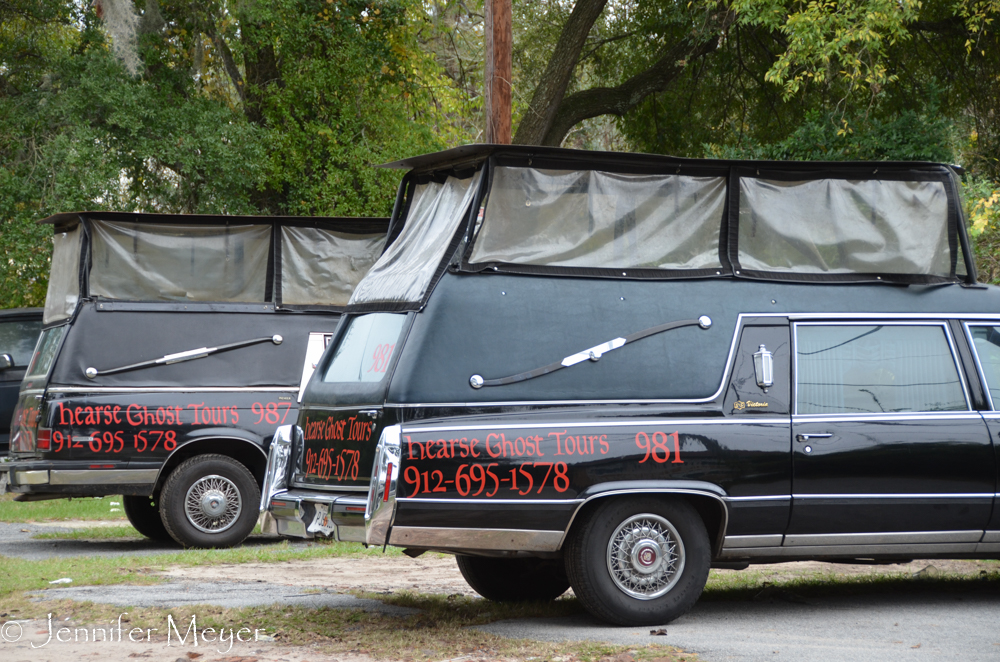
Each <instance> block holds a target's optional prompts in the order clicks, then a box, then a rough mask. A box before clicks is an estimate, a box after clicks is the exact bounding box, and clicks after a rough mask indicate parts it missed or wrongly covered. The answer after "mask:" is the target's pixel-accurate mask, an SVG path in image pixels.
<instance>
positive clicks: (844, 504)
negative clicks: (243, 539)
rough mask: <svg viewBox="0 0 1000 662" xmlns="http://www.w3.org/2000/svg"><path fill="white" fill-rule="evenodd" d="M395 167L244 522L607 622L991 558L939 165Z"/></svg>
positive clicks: (975, 366)
mask: <svg viewBox="0 0 1000 662" xmlns="http://www.w3.org/2000/svg"><path fill="white" fill-rule="evenodd" d="M396 165H397V166H398V167H404V168H407V169H409V170H410V172H409V173H408V174H407V176H406V178H405V179H404V181H403V185H402V189H401V190H402V191H403V193H404V194H405V196H406V202H405V204H402V205H400V207H399V209H400V213H399V216H400V218H394V219H393V224H394V226H395V225H401V226H402V231H401V233H400V234H399V237H398V239H396V240H395V241H394V242H393V243H392V245H391V246H390V247H389V248H388V249H387V250H386V252H385V253H384V255H383V257H382V258H381V259H380V260H379V262H377V263H376V264H375V265H374V266H373V267H372V269H371V270H370V271H369V273H368V275H367V276H366V277H365V278H364V279H363V280H362V281H361V283H359V285H358V287H357V288H356V289H355V291H354V294H353V296H352V299H351V301H350V303H349V305H348V306H347V309H346V311H345V317H344V319H343V321H342V322H341V325H340V327H339V328H338V330H337V333H336V334H335V336H334V337H333V339H332V341H331V343H330V347H329V348H328V350H327V352H326V353H325V355H324V356H323V359H322V360H321V361H320V363H319V365H318V367H317V370H316V372H315V373H314V375H313V377H312V379H311V380H310V382H309V383H308V385H307V386H306V390H305V395H304V397H303V400H302V407H301V410H300V412H299V415H298V419H297V420H296V422H295V425H294V426H291V425H289V426H283V427H281V428H279V429H278V432H277V433H276V435H275V440H274V441H273V442H272V445H271V451H270V457H269V470H268V475H267V479H266V482H265V489H264V495H263V500H262V509H263V510H264V512H265V513H266V514H267V524H268V526H269V527H270V528H273V529H274V530H277V531H279V532H282V533H285V534H288V535H300V536H305V537H313V536H333V537H337V538H339V539H348V540H350V539H355V540H359V539H360V540H363V541H365V542H366V543H367V544H369V545H378V546H382V545H385V544H388V545H394V546H398V547H402V548H404V551H405V552H406V553H407V554H409V555H411V556H416V555H419V554H420V553H422V552H424V551H427V550H433V551H438V552H446V553H451V554H454V555H456V557H457V561H458V567H459V569H460V570H461V571H462V574H463V575H464V577H465V578H466V580H467V581H468V582H469V584H470V585H471V586H472V587H473V588H474V589H475V590H476V591H478V592H479V593H480V594H482V595H483V596H485V597H487V598H491V599H495V600H540V599H554V598H555V597H557V596H558V595H560V594H561V593H563V592H564V591H565V590H566V589H567V588H568V587H569V586H572V588H573V591H574V593H575V594H576V596H577V597H578V598H579V599H580V601H581V603H582V604H583V606H584V607H586V609H587V610H588V611H590V612H591V613H592V614H594V615H595V616H597V617H599V618H601V619H603V620H606V621H609V622H613V623H618V624H622V625H637V624H658V623H664V622H668V621H670V620H672V619H674V618H676V617H677V616H679V615H681V614H683V613H685V612H686V611H687V610H688V609H690V608H691V606H692V605H693V604H694V603H695V601H696V600H697V599H698V596H699V595H700V594H701V591H702V588H703V587H704V585H705V581H706V579H707V577H708V572H709V568H710V567H712V566H716V567H727V568H740V567H746V566H747V565H749V564H752V563H775V562H780V561H791V560H804V559H819V560H831V561H852V562H858V561H860V562H869V563H882V562H895V561H899V560H905V559H915V558H927V559H930V558H970V559H997V558H1000V495H998V489H997V480H998V454H1000V445H998V443H997V440H998V439H1000V436H998V432H1000V288H997V287H993V286H986V285H981V284H978V283H977V282H976V272H975V265H974V263H973V260H972V254H971V251H970V250H969V243H968V238H967V236H966V233H965V225H964V219H963V218H962V212H961V209H962V207H961V203H960V200H959V196H958V191H959V186H958V181H957V175H956V173H955V172H954V170H953V169H952V168H951V167H949V166H946V165H940V164H933V163H890V162H880V163H784V162H762V161H717V160H692V159H679V158H673V157H667V156H654V155H642V154H623V153H595V152H579V151H573V150H564V149H555V148H545V147H519V146H503V147H501V146H489V145H477V146H469V147H464V148H456V149H453V150H449V151H446V152H441V153H438V154H431V155H426V156H420V157H414V158H412V159H407V160H406V161H403V162H400V163H398V164H396ZM345 460H349V462H345ZM362 513H364V515H363V516H362Z"/></svg>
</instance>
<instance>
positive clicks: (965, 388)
mask: <svg viewBox="0 0 1000 662" xmlns="http://www.w3.org/2000/svg"><path fill="white" fill-rule="evenodd" d="M855 317H860V316H855ZM883 317H884V318H885V319H888V320H889V323H888V324H885V325H884V326H940V327H941V328H942V329H944V337H945V338H946V339H947V340H948V347H950V348H951V361H952V363H953V364H954V366H955V374H956V375H957V376H958V381H960V382H961V383H962V393H963V394H964V395H965V412H972V411H973V410H972V398H971V397H970V396H969V385H968V382H967V380H966V375H965V371H964V370H962V362H961V361H960V360H959V358H958V348H957V347H956V346H955V339H954V338H953V337H952V335H951V329H950V328H949V327H948V324H947V323H945V322H943V321H937V320H944V319H950V318H948V317H946V316H942V315H936V316H933V317H927V318H922V317H920V316H918V315H903V316H901V317H899V318H898V320H899V321H896V320H897V318H894V317H892V316H879V317H872V318H867V319H865V321H857V320H854V321H851V320H850V318H844V321H837V322H834V323H830V324H827V323H825V322H819V321H817V322H808V321H807V322H802V321H793V322H792V330H791V340H792V419H793V420H794V419H795V418H797V417H799V416H827V417H830V416H836V417H837V418H834V419H833V421H845V420H848V419H847V418H846V417H848V416H858V414H843V415H839V414H829V415H828V414H799V352H798V335H799V334H798V328H799V327H800V326H872V324H877V323H878V321H879V319H882V318H883ZM914 318H917V319H922V320H925V321H907V320H908V319H909V320H912V319H914ZM792 319H793V316H791V315H789V320H792ZM794 319H796V320H798V319H802V318H799V317H795V318H794ZM963 413H964V412H963ZM974 413H976V414H978V412H974ZM874 415H875V416H879V417H882V416H884V414H881V413H879V414H874ZM810 420H814V419H810ZM892 420H903V419H892ZM924 420H929V419H927V418H924ZM833 421H830V422H833Z"/></svg>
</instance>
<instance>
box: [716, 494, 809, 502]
mask: <svg viewBox="0 0 1000 662" xmlns="http://www.w3.org/2000/svg"><path fill="white" fill-rule="evenodd" d="M723 499H725V500H726V501H727V502H729V501H735V502H747V501H791V500H792V495H791V494H768V495H766V496H727V497H723Z"/></svg>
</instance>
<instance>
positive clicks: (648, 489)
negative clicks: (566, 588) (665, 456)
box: [559, 480, 729, 557]
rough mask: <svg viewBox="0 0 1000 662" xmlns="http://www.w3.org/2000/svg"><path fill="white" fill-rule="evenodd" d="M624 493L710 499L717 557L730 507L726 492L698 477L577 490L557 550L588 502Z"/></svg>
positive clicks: (631, 482) (614, 484)
mask: <svg viewBox="0 0 1000 662" xmlns="http://www.w3.org/2000/svg"><path fill="white" fill-rule="evenodd" d="M623 494H633V495H648V494H684V495H691V496H698V497H704V498H706V499H708V500H711V501H712V502H713V503H715V504H716V505H717V506H718V508H719V530H718V534H717V536H716V537H715V540H714V542H713V545H712V556H713V557H714V556H718V555H719V553H721V551H722V543H723V540H725V537H726V528H727V526H728V524H729V509H728V508H727V507H726V502H725V497H726V496H727V495H726V491H725V490H724V489H722V488H721V487H719V486H718V485H716V484H714V483H708V482H705V481H700V480H634V481H633V480H622V481H612V482H608V483H598V484H597V485H591V486H590V487H588V488H587V489H585V490H584V491H583V492H581V493H580V496H579V498H580V499H581V501H580V503H579V505H578V506H577V507H576V510H574V511H573V515H572V516H570V518H569V524H567V525H566V530H565V531H564V532H563V538H562V540H560V541H559V547H560V549H561V548H562V546H563V544H565V542H566V537H567V536H568V535H569V532H570V529H572V528H573V522H574V521H576V516H577V515H578V514H579V513H580V511H581V510H582V509H583V508H584V507H586V505H587V504H588V503H590V502H591V501H594V500H596V499H600V498H604V497H610V496H619V495H623Z"/></svg>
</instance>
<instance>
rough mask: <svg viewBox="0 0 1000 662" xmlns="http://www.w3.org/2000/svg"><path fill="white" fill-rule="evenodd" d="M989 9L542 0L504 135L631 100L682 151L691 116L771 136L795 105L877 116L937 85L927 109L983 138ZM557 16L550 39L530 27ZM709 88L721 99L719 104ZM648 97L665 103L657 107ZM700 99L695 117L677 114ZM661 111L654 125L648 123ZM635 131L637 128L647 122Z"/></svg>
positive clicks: (563, 124) (558, 135) (545, 127)
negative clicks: (522, 102)
mask: <svg viewBox="0 0 1000 662" xmlns="http://www.w3.org/2000/svg"><path fill="white" fill-rule="evenodd" d="M528 4H535V3H522V13H524V12H527V11H529V7H528ZM998 15H1000V1H998V0H960V1H959V2H958V3H953V2H948V3H945V2H942V1H941V0H937V1H935V2H928V3H923V4H922V3H920V2H917V1H916V0H902V1H897V0H825V1H822V2H813V3H797V2H796V3H792V2H785V1H784V0H733V1H732V2H729V3H723V2H720V1H718V0H700V1H695V2H691V3H687V4H682V3H667V2H662V1H654V2H638V0H626V1H624V2H618V3H614V4H613V5H610V6H608V5H607V3H606V0H578V2H576V3H575V4H574V5H573V7H572V11H569V12H567V11H566V7H565V6H564V5H563V4H562V3H559V2H549V3H545V4H544V5H543V7H542V9H541V11H540V12H539V16H538V17H537V18H536V19H535V20H534V22H533V24H535V25H540V26H543V27H539V28H537V29H534V30H528V32H527V34H526V33H525V32H523V31H522V33H521V43H522V44H525V45H524V46H523V51H522V54H525V53H527V54H529V55H531V54H532V53H533V52H537V51H538V46H537V45H536V44H538V43H539V42H541V43H546V44H547V46H546V48H545V52H546V55H545V58H546V65H545V66H544V68H543V69H541V70H540V72H539V73H538V74H537V76H536V77H534V79H532V80H530V81H524V80H522V81H521V83H522V87H523V86H524V84H525V83H527V84H528V88H529V89H531V90H532V92H531V94H530V101H529V102H528V103H527V104H526V108H523V109H522V120H521V122H520V124H519V126H518V129H517V132H516V134H515V142H519V143H524V144H545V145H558V144H561V143H562V142H563V140H564V139H565V137H566V135H567V133H568V132H569V130H570V129H571V128H572V127H573V126H575V125H577V124H579V123H580V122H582V121H584V120H587V119H588V118H593V117H598V116H600V115H607V114H610V115H614V116H616V117H626V118H628V117H629V116H630V115H631V114H633V113H635V112H636V111H637V109H639V108H641V107H644V108H645V109H646V110H645V115H644V118H645V119H652V120H653V125H654V126H655V128H656V132H657V133H658V134H660V135H664V134H669V135H671V138H670V139H669V140H667V141H666V142H667V143H668V144H671V145H678V146H683V147H684V148H686V150H687V151H688V153H691V152H692V151H695V150H697V149H698V147H699V146H700V144H701V143H702V142H706V141H705V140H699V141H690V140H688V141H686V142H685V140H684V138H683V136H682V135H681V134H683V133H684V132H685V131H686V130H688V129H690V128H692V126H693V128H694V131H695V132H698V130H699V126H701V127H706V128H705V129H703V130H702V132H701V133H702V137H706V135H707V134H708V133H709V132H710V133H711V134H712V135H714V136H715V137H716V138H719V137H723V139H722V140H720V141H718V142H726V141H728V140H729V139H730V138H731V136H733V135H736V136H740V135H746V134H749V135H751V136H755V137H758V138H759V137H762V136H763V137H769V138H776V137H777V136H778V135H779V134H780V135H788V132H790V131H791V130H793V129H794V128H795V127H797V126H798V125H799V124H800V123H801V121H802V120H803V118H804V114H803V111H802V110H801V109H802V108H803V107H804V108H805V109H808V108H810V107H813V108H817V107H823V106H833V107H837V108H839V109H840V110H841V111H844V110H846V109H852V110H853V111H857V112H856V114H857V115H859V116H861V115H864V114H865V113H867V112H868V111H869V110H872V109H875V110H876V111H879V112H882V107H883V106H884V115H885V116H889V115H892V114H893V113H896V114H898V113H899V112H901V110H902V109H903V108H905V107H906V104H905V101H906V100H907V99H912V98H913V94H914V93H921V92H924V93H926V90H927V89H929V87H931V86H933V85H937V86H938V87H939V89H940V91H941V98H940V100H939V103H938V108H939V109H940V110H943V111H945V112H946V113H948V114H949V115H950V116H951V117H954V118H956V119H960V118H970V117H971V118H972V121H973V122H974V123H976V124H977V125H978V126H980V127H982V128H980V130H979V131H978V135H979V140H980V141H982V142H983V143H989V144H990V145H992V144H993V143H992V141H993V140H994V136H1000V125H998V122H1000V120H998V119H996V113H995V111H994V109H995V108H996V107H997V106H996V104H994V105H992V106H990V105H989V104H990V103H991V102H992V101H993V99H994V98H995V97H994V95H995V94H997V92H996V89H997V87H998V86H997V85H996V84H995V81H996V75H997V73H1000V72H998V67H1000V64H998V63H1000V51H998V50H997V48H998V40H997V32H996V28H995V24H994V19H995V18H997V17H998ZM556 21H558V23H559V25H560V27H559V29H558V32H557V34H556V36H555V37H554V39H552V40H550V41H547V42H546V41H544V40H539V39H538V38H537V35H539V34H541V33H543V31H544V30H545V29H547V26H548V25H550V24H551V23H553V22H556ZM526 36H527V37H528V39H527V42H526V41H525V40H524V39H525V37H526ZM944 51H946V53H945V52H944ZM943 54H946V55H947V57H946V58H943V57H942V55H943ZM535 57H537V55H535ZM960 61H964V62H965V63H966V69H965V70H964V71H963V70H961V69H960V68H959V67H957V66H956V64H957V63H958V62H960ZM968 65H972V67H969V66H968ZM530 68H531V67H523V66H522V67H521V71H526V70H530ZM914 80H915V81H916V84H913V82H914ZM695 88H697V89H695ZM720 98H721V99H725V100H726V103H725V105H724V108H725V110H726V112H719V108H718V101H719V99H720ZM644 104H645V106H644ZM713 104H716V105H713ZM651 105H652V106H655V105H659V106H661V107H667V110H666V112H663V113H662V114H660V113H659V111H654V110H652V109H651V108H650V106H651ZM793 105H794V106H795V108H798V109H800V110H796V109H795V108H792V106H793ZM922 108H924V104H921V105H920V106H918V109H922ZM702 109H703V110H705V111H707V113H706V116H705V117H697V116H694V117H693V118H692V116H691V115H690V114H689V115H687V116H686V118H684V119H682V120H680V121H678V119H677V118H678V117H682V116H683V115H684V113H685V111H694V112H699V111H700V110H702ZM775 111H778V112H777V117H774V115H775ZM876 114H878V112H876ZM651 115H652V117H651ZM709 116H711V117H709ZM660 117H663V118H664V119H666V120H667V123H666V126H663V125H662V124H658V123H657V120H659V119H660ZM692 119H693V120H694V121H692ZM638 123H639V122H636V124H638ZM636 130H637V131H642V130H643V129H639V128H636ZM644 130H645V131H646V133H647V134H648V132H649V123H646V125H645V129H644ZM726 134H728V135H726ZM984 139H985V140H984Z"/></svg>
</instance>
